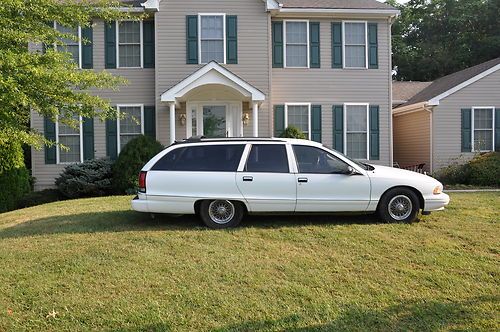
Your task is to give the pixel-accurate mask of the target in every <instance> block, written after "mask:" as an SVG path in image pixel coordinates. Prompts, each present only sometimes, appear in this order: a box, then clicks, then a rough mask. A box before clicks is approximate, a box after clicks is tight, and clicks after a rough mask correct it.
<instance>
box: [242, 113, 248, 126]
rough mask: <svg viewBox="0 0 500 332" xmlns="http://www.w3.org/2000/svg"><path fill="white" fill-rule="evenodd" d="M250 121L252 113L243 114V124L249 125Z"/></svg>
mask: <svg viewBox="0 0 500 332" xmlns="http://www.w3.org/2000/svg"><path fill="white" fill-rule="evenodd" d="M249 122H250V115H248V113H245V114H243V125H244V126H248V123H249Z"/></svg>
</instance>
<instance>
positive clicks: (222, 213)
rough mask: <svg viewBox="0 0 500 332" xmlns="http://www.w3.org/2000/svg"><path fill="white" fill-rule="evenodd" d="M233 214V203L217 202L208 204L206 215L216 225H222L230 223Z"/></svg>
mask: <svg viewBox="0 0 500 332" xmlns="http://www.w3.org/2000/svg"><path fill="white" fill-rule="evenodd" d="M234 213H235V208H234V205H233V203H231V202H230V201H226V200H224V201H223V200H217V201H213V202H211V203H210V205H209V206H208V215H209V217H210V219H212V221H213V222H214V223H216V224H219V225H222V224H227V223H228V222H230V221H231V220H232V219H233V217H234Z"/></svg>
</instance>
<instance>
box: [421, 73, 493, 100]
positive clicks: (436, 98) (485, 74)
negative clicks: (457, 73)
mask: <svg viewBox="0 0 500 332" xmlns="http://www.w3.org/2000/svg"><path fill="white" fill-rule="evenodd" d="M499 69H500V64H498V65H496V66H494V67H491V68H490V69H488V70H485V71H483V72H482V73H480V74H478V75H476V76H474V77H472V78H470V79H468V80H467V81H465V82H462V83H460V84H458V85H456V86H454V87H453V88H451V89H449V90H447V91H445V92H443V93H441V94H440V95H437V96H436V97H434V98H432V99H429V102H428V104H429V105H431V106H437V105H439V102H440V101H441V99H444V98H446V97H448V96H450V95H452V94H454V93H455V92H457V91H459V90H462V89H463V88H465V87H467V86H469V85H471V84H472V83H475V82H477V81H479V80H480V79H482V78H484V77H486V76H488V75H490V74H492V73H494V72H496V71H498V70H499Z"/></svg>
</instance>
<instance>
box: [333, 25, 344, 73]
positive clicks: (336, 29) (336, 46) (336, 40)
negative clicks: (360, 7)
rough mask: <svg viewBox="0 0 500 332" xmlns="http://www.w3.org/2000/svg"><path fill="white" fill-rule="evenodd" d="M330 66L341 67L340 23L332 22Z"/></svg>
mask: <svg viewBox="0 0 500 332" xmlns="http://www.w3.org/2000/svg"><path fill="white" fill-rule="evenodd" d="M332 68H342V23H340V22H334V23H332Z"/></svg>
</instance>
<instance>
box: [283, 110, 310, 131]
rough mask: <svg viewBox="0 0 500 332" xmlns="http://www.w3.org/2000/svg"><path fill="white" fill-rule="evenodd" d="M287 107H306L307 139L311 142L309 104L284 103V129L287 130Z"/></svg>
mask: <svg viewBox="0 0 500 332" xmlns="http://www.w3.org/2000/svg"><path fill="white" fill-rule="evenodd" d="M288 106H307V139H308V140H311V103H285V129H286V128H288Z"/></svg>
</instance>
